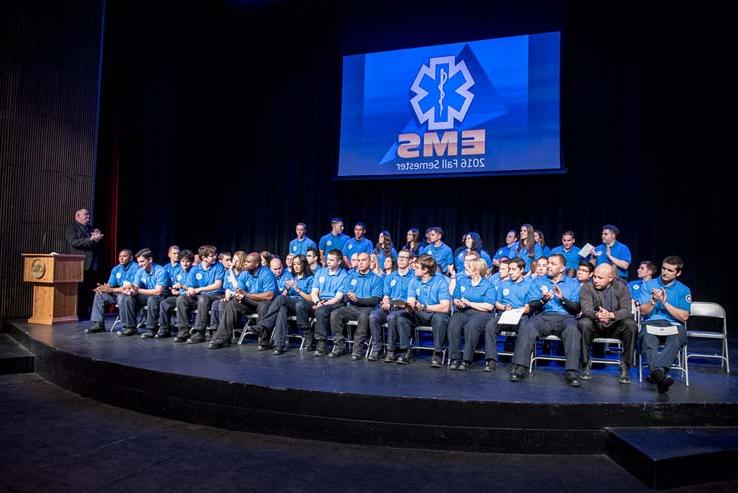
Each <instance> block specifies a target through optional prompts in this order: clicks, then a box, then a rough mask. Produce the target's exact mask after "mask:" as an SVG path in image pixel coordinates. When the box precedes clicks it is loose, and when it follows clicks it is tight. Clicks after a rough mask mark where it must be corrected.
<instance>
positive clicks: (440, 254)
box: [420, 226, 454, 274]
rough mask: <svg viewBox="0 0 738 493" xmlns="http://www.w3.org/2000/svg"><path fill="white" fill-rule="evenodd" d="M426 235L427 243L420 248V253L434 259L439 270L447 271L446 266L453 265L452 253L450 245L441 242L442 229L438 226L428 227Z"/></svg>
mask: <svg viewBox="0 0 738 493" xmlns="http://www.w3.org/2000/svg"><path fill="white" fill-rule="evenodd" d="M426 237H427V238H428V242H429V243H428V245H426V246H424V247H423V248H421V249H420V254H421V255H423V254H427V255H431V256H432V257H433V259H434V260H435V261H436V265H437V266H438V268H439V272H441V273H443V274H445V273H447V272H448V266H449V265H454V253H453V252H452V251H451V247H450V246H448V245H447V244H445V243H444V242H443V229H442V228H441V227H440V226H433V227H430V228H428V232H427V233H426Z"/></svg>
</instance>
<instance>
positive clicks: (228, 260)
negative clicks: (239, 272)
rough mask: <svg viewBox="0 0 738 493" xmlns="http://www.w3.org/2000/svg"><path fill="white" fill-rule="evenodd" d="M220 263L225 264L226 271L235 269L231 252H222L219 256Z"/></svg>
mask: <svg viewBox="0 0 738 493" xmlns="http://www.w3.org/2000/svg"><path fill="white" fill-rule="evenodd" d="M218 262H220V263H221V264H223V268H224V269H225V270H228V269H230V268H231V267H233V255H231V252H220V253H219V254H218Z"/></svg>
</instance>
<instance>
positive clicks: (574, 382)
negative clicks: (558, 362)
mask: <svg viewBox="0 0 738 493" xmlns="http://www.w3.org/2000/svg"><path fill="white" fill-rule="evenodd" d="M564 377H565V378H566V383H568V384H569V385H571V386H572V387H581V386H582V382H580V381H579V375H577V372H575V371H571V370H567V372H566V375H564Z"/></svg>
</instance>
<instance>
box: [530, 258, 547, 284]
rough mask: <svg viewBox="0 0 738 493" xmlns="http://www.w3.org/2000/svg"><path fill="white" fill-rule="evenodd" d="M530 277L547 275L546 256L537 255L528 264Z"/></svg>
mask: <svg viewBox="0 0 738 493" xmlns="http://www.w3.org/2000/svg"><path fill="white" fill-rule="evenodd" d="M530 271H531V272H530V277H531V279H535V278H536V277H545V276H546V275H548V257H539V258H537V259H535V260H534V261H533V262H532V263H531V264H530Z"/></svg>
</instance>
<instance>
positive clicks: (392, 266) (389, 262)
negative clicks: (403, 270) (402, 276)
mask: <svg viewBox="0 0 738 493" xmlns="http://www.w3.org/2000/svg"><path fill="white" fill-rule="evenodd" d="M398 256H399V254H398ZM379 267H381V274H380V276H379V277H381V278H382V279H384V278H385V277H387V276H389V275H390V274H392V273H393V272H395V271H396V270H397V258H392V257H385V258H384V264H383V265H381V266H379Z"/></svg>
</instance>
